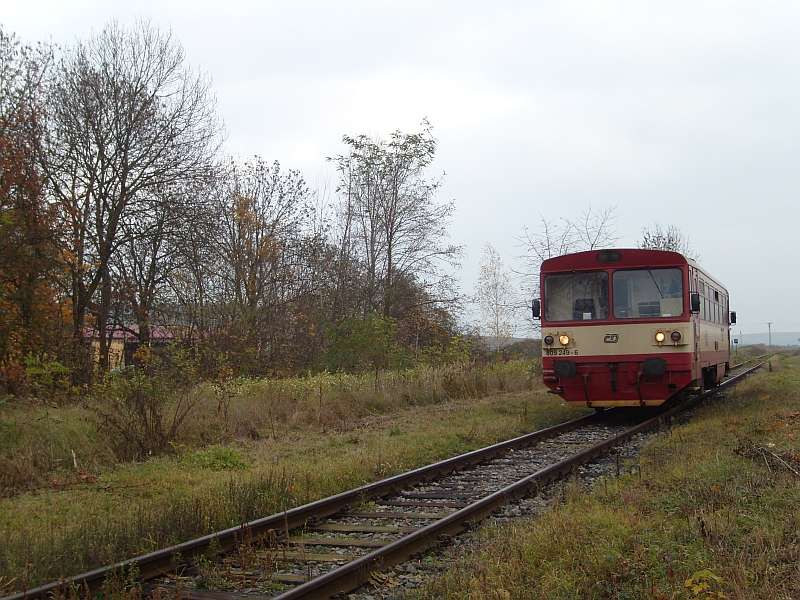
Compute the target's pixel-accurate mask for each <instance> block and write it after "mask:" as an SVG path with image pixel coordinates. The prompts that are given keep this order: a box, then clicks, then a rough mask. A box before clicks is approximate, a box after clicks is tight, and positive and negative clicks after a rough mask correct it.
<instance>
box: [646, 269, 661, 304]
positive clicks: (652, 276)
mask: <svg viewBox="0 0 800 600" xmlns="http://www.w3.org/2000/svg"><path fill="white" fill-rule="evenodd" d="M647 272H648V273H649V274H650V279H652V280H653V283H654V284H655V286H656V289H657V290H658V295H659V296H661V299H662V300H663V299H664V294H663V293H662V292H661V288H660V287H658V282H657V281H656V276H655V275H653V272H652V271H651V270H650V269H647Z"/></svg>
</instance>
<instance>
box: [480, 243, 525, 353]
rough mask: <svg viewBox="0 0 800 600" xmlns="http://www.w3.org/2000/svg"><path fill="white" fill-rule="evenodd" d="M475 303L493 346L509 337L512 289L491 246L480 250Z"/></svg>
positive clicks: (511, 314)
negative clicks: (478, 307)
mask: <svg viewBox="0 0 800 600" xmlns="http://www.w3.org/2000/svg"><path fill="white" fill-rule="evenodd" d="M477 300H478V305H479V306H480V309H481V316H482V328H483V330H484V332H485V333H486V335H489V336H491V337H493V338H494V339H495V341H496V342H497V343H500V342H502V341H503V340H505V339H508V338H510V337H512V336H513V335H514V317H515V312H516V305H515V304H516V303H515V301H514V290H513V288H512V285H511V278H510V276H509V273H508V271H507V270H506V268H505V266H504V265H503V260H502V258H501V257H500V254H498V252H497V250H495V249H494V247H492V245H491V244H486V246H485V247H484V249H483V260H482V262H481V269H480V275H479V276H478V286H477Z"/></svg>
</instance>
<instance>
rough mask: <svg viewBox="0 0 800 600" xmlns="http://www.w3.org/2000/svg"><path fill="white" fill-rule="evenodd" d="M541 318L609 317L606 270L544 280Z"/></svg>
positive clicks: (583, 318) (575, 319)
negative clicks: (542, 316)
mask: <svg viewBox="0 0 800 600" xmlns="http://www.w3.org/2000/svg"><path fill="white" fill-rule="evenodd" d="M544 318H545V319H546V320H548V321H593V320H597V319H607V318H608V273H606V272H605V271H596V272H586V273H564V274H559V275H548V276H547V277H546V278H545V280H544Z"/></svg>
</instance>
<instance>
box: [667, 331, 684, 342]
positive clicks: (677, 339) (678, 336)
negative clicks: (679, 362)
mask: <svg viewBox="0 0 800 600" xmlns="http://www.w3.org/2000/svg"><path fill="white" fill-rule="evenodd" d="M669 337H670V339H671V340H672V341H673V342H675V343H676V344H677V343H678V342H680V341H681V332H680V331H673V332H672V333H670V334H669Z"/></svg>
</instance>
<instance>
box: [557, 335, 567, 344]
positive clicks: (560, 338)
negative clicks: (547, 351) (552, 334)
mask: <svg viewBox="0 0 800 600" xmlns="http://www.w3.org/2000/svg"><path fill="white" fill-rule="evenodd" d="M558 341H559V342H560V343H561V345H562V346H567V345H569V336H568V335H566V334H561V335H560V336H558Z"/></svg>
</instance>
